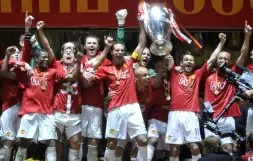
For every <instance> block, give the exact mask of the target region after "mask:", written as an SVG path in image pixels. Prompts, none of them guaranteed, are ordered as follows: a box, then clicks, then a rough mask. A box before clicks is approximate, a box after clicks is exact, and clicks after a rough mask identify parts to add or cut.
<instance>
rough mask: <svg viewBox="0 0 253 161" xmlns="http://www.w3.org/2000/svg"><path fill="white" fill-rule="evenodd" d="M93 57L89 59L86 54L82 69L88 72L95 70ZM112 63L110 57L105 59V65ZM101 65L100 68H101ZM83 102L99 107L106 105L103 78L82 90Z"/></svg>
mask: <svg viewBox="0 0 253 161" xmlns="http://www.w3.org/2000/svg"><path fill="white" fill-rule="evenodd" d="M92 62H93V59H91V60H88V57H87V56H86V55H85V56H84V57H83V59H82V70H85V71H86V72H89V71H93V67H92ZM106 64H111V62H110V61H109V60H108V59H105V60H104V62H103V64H102V65H101V66H103V65H106ZM101 66H100V67H99V68H101ZM82 104H83V105H89V106H93V107H97V108H103V107H104V84H103V80H99V81H97V82H96V83H95V84H93V85H92V86H90V87H89V88H85V89H83V91H82Z"/></svg>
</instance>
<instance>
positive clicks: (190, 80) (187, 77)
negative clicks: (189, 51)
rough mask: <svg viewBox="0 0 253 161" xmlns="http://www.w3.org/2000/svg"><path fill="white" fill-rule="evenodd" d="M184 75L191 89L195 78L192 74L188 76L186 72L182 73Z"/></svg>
mask: <svg viewBox="0 0 253 161" xmlns="http://www.w3.org/2000/svg"><path fill="white" fill-rule="evenodd" d="M182 75H183V77H184V79H186V80H187V84H188V90H191V89H192V85H193V83H192V84H190V83H191V82H192V80H193V79H191V77H192V75H190V76H186V75H185V74H184V73H182Z"/></svg>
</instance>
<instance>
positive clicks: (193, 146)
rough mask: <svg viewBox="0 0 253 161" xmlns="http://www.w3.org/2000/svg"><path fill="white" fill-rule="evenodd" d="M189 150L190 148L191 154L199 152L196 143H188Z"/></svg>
mask: <svg viewBox="0 0 253 161" xmlns="http://www.w3.org/2000/svg"><path fill="white" fill-rule="evenodd" d="M190 150H191V153H192V155H198V154H200V150H199V146H198V144H196V143H191V144H190Z"/></svg>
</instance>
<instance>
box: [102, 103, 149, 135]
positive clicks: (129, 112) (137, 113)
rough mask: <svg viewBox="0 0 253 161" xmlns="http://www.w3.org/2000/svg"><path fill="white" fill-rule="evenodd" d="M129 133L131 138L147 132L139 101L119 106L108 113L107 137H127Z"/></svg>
mask: <svg viewBox="0 0 253 161" xmlns="http://www.w3.org/2000/svg"><path fill="white" fill-rule="evenodd" d="M127 133H128V135H129V137H130V138H131V139H132V138H134V137H136V136H138V135H142V134H143V135H146V134H147V130H146V128H145V124H144V121H143V117H142V113H141V109H140V106H139V104H138V103H134V104H127V105H124V106H121V107H117V108H115V109H112V110H111V111H109V113H108V118H107V124H106V134H105V137H106V138H117V139H126V138H127Z"/></svg>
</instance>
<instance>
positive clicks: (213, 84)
mask: <svg viewBox="0 0 253 161" xmlns="http://www.w3.org/2000/svg"><path fill="white" fill-rule="evenodd" d="M225 86H226V81H223V82H215V81H211V84H210V90H211V91H216V90H219V91H220V90H223V89H224V88H225Z"/></svg>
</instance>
